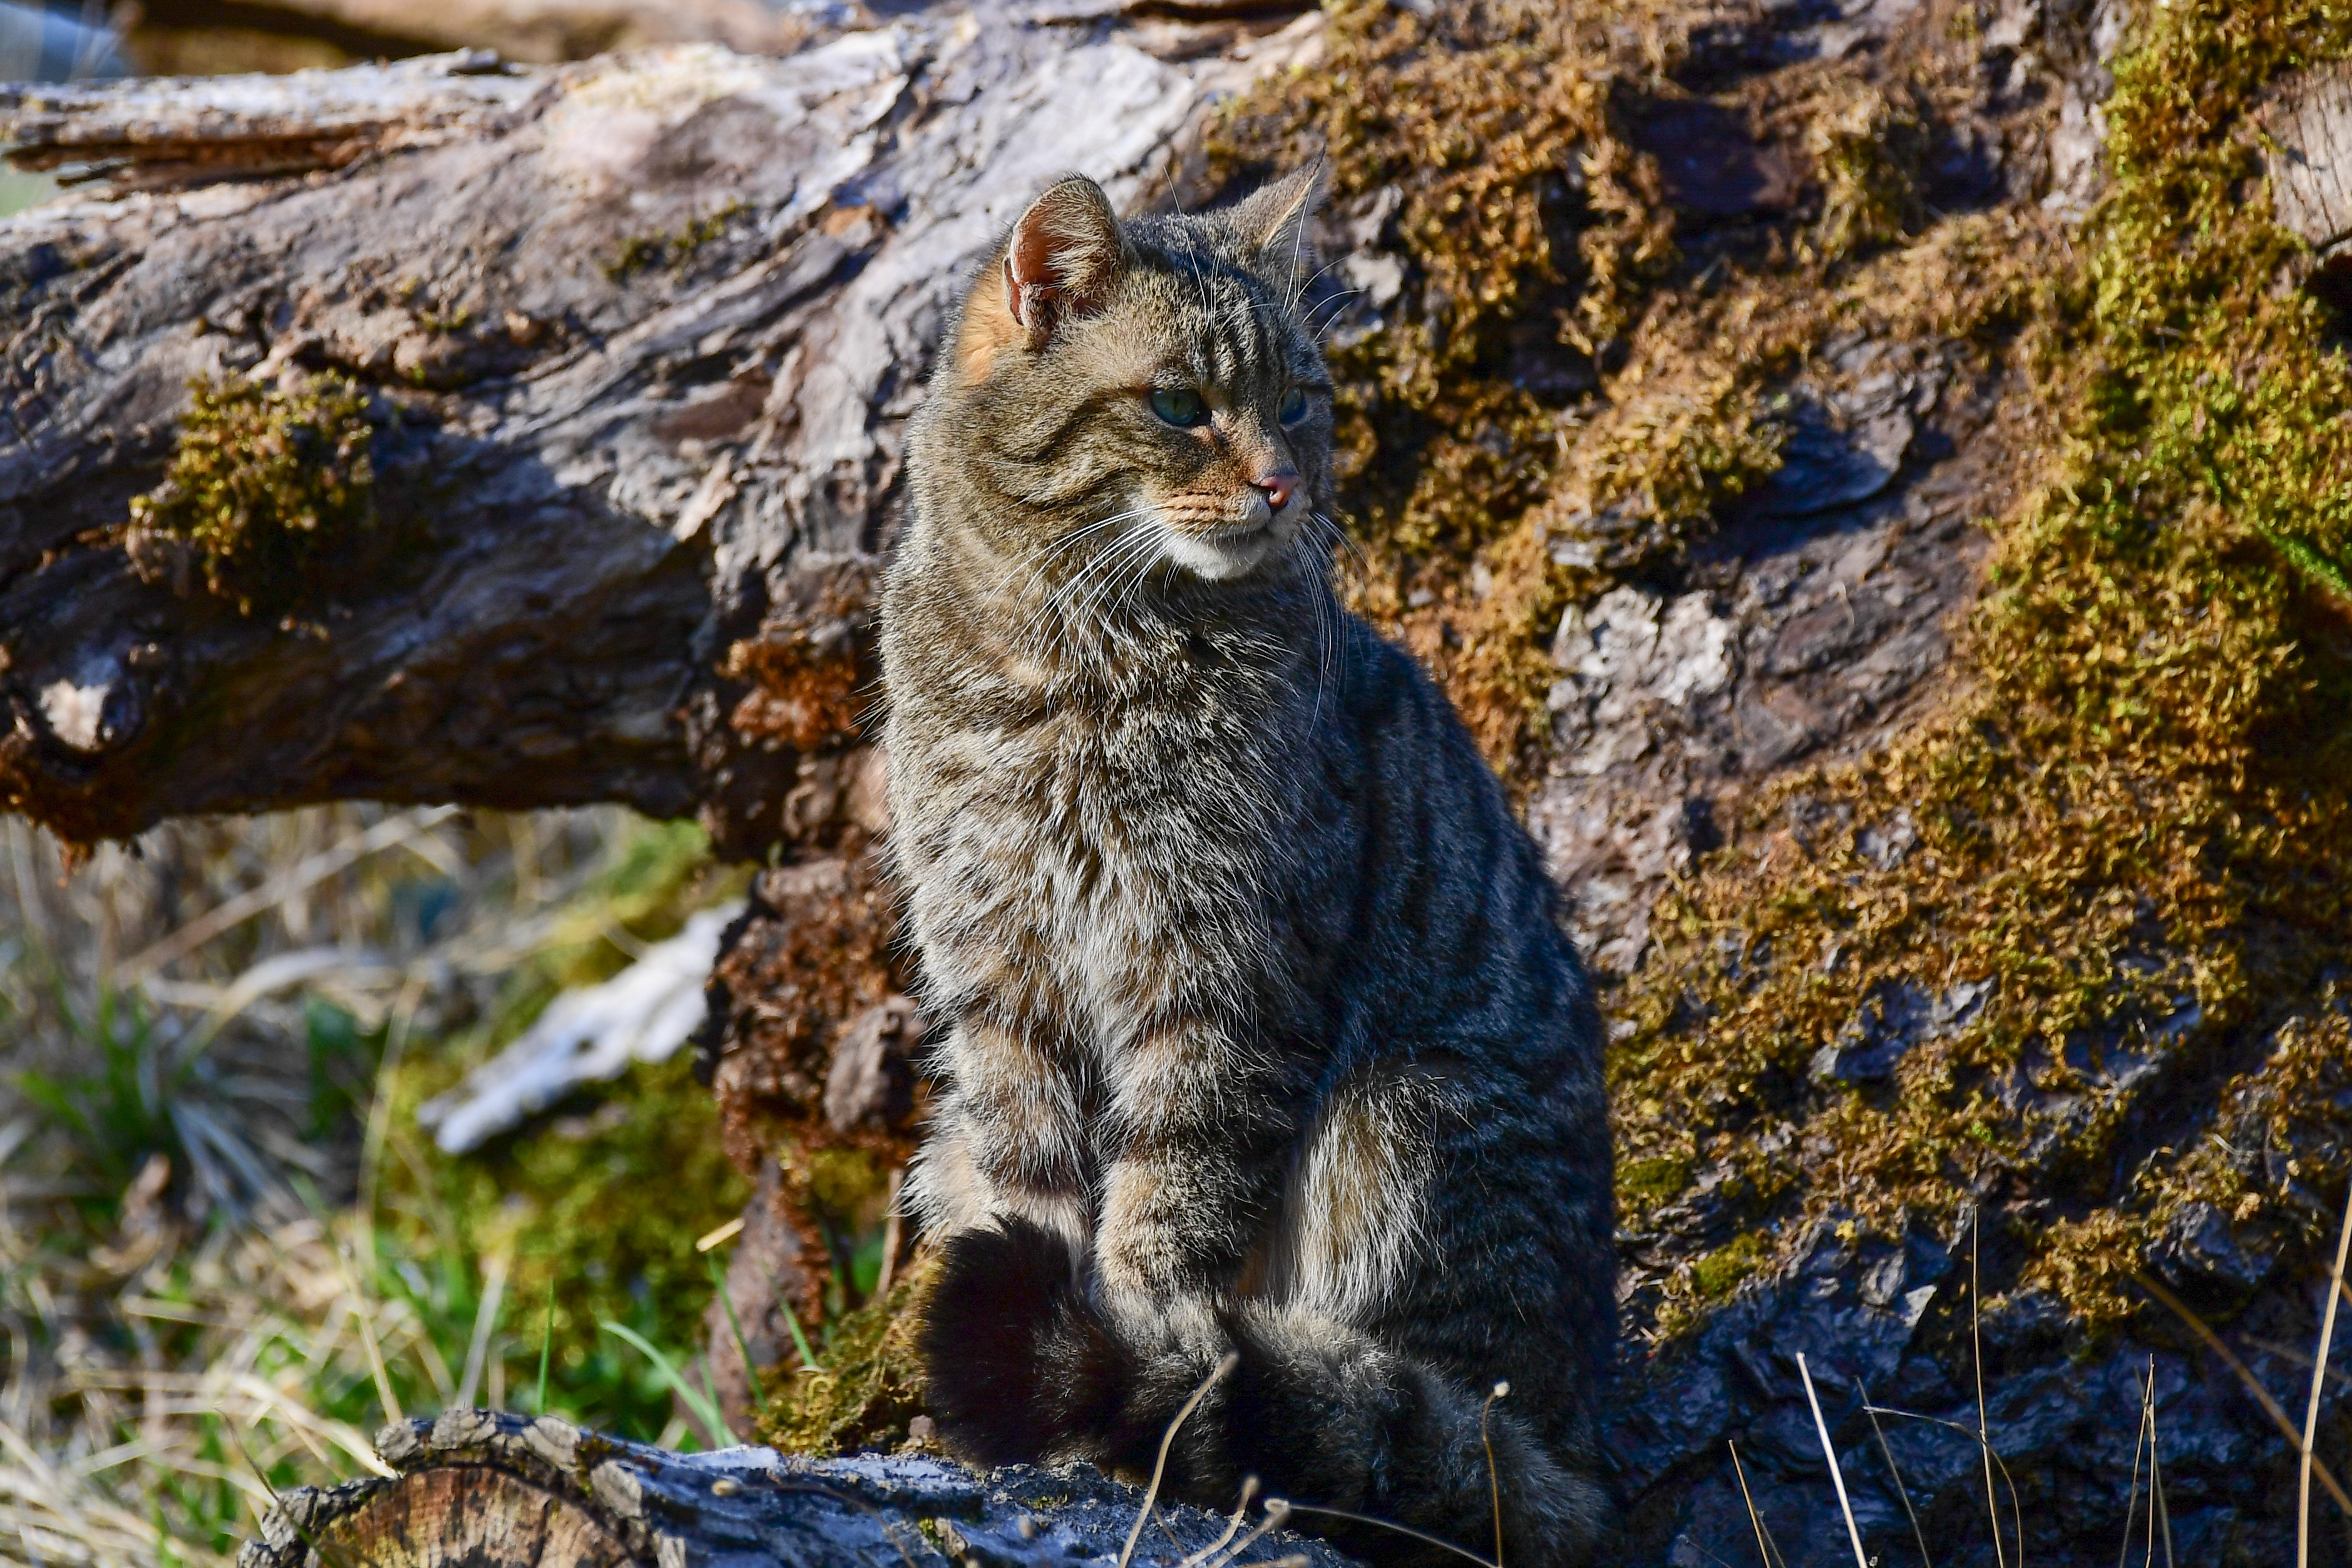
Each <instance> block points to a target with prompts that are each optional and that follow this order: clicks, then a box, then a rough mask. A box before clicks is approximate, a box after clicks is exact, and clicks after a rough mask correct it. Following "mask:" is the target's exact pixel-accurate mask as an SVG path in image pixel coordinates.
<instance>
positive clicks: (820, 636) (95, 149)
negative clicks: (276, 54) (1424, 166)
mask: <svg viewBox="0 0 2352 1568" xmlns="http://www.w3.org/2000/svg"><path fill="white" fill-rule="evenodd" d="M1068 9H1070V10H1071V11H1073V12H1074V13H1077V12H1082V11H1083V9H1084V8H1082V7H1069V8H1068ZM981 15H987V16H988V20H987V25H985V26H982V25H981V23H980V21H979V19H978V18H979V16H981ZM1285 23H1286V18H1285V17H1282V16H1274V17H1271V18H1262V19H1261V22H1260V24H1259V25H1258V26H1255V27H1253V28H1237V27H1235V26H1233V25H1231V24H1219V25H1216V26H1213V27H1211V28H1210V29H1209V30H1208V31H1207V32H1206V33H1205V34H1202V33H1199V32H1198V30H1197V29H1194V28H1192V27H1191V26H1188V25H1185V24H1181V23H1170V22H1153V23H1151V24H1150V25H1149V26H1145V27H1140V28H1137V29H1122V28H1117V27H1114V28H1112V29H1111V30H1110V31H1108V33H1104V32H1102V31H1101V30H1100V28H1099V27H1097V26H1092V24H1089V26H1087V28H1083V29H1074V28H1071V27H1066V26H1061V25H1058V24H1045V23H1025V22H1021V21H1018V20H1017V19H1013V17H1011V16H1009V15H1006V16H996V15H992V14H988V13H986V12H985V11H983V12H982V13H978V14H975V13H956V14H927V15H925V16H919V17H916V18H913V19H910V20H905V21H901V22H898V23H894V24H892V25H891V26H887V27H881V28H872V29H867V30H865V31H860V32H853V33H848V34H845V35H843V36H842V37H838V38H835V39H834V40H833V41H831V42H829V43H825V44H823V45H821V46H818V47H813V48H810V49H808V50H806V51H804V52H802V53H800V54H797V55H794V56H793V57H789V58H783V59H761V58H751V57H743V56H739V55H734V54H730V53H729V52H727V51H725V50H722V49H718V48H715V47H671V48H666V49H656V50H651V51H647V52H642V53H638V54H634V55H627V56H622V57H612V58H608V59H604V60H599V61H596V62H593V63H590V64H586V65H581V66H572V67H563V68H551V69H538V70H527V69H520V68H513V67H509V66H506V65H503V64H500V63H499V62H498V61H496V60H495V59H494V58H492V57H488V56H485V55H480V54H467V55H457V56H448V57H433V58H426V59H420V60H412V61H405V62H402V63H399V64H396V65H392V66H386V67H380V68H362V69H359V70H354V71H347V72H333V73H330V72H313V73H302V74H300V75H297V76H294V77H289V78H223V79H219V80H214V81H199V82H181V83H177V84H174V85H173V86H171V87H169V88H164V87H160V86H158V85H156V84H152V83H129V84H122V85H120V86H94V87H80V88H19V89H7V90H6V91H5V93H0V142H13V143H15V144H16V151H15V152H14V153H13V154H12V156H13V157H14V158H15V159H16V162H18V163H19V164H20V165H21V166H31V167H41V168H48V169H56V170H59V171H61V172H64V173H66V174H67V175H68V176H71V177H75V178H89V179H92V180H100V181H104V182H107V183H110V185H111V186H112V187H113V191H114V194H113V195H112V196H111V197H110V199H105V198H102V199H89V198H84V199H79V200H69V201H64V202H60V203H56V204H51V205H49V206H47V207H43V208H40V209H37V210H36V211H34V212H31V213H27V214H22V215H20V216H18V217H16V218H15V219H12V220H9V221H8V222H7V223H6V224H5V225H0V300H5V318H6V324H5V327H0V349H5V370H0V407H5V410H6V412H7V420H6V423H5V426H0V703H5V709H6V714H7V721H8V722H7V727H6V733H5V736H0V806H5V807H6V808H7V809H9V810H18V811H22V812H25V813H26V814H28V815H31V816H33V817H35V818H37V819H39V820H40V821H45V822H47V824H49V825H50V826H51V827H53V828H54V829H56V830H57V831H58V832H59V833H61V834H62V835H64V836H65V837H66V838H68V839H69V840H74V841H91V840H95V839H98V838H102V837H121V836H127V835H130V834H133V833H136V832H138V831H140V830H141V829H142V828H144V827H146V826H148V825H150V824H152V823H153V822H155V821H160V820H161V819H162V818H163V817H165V816H169V815H173V814H176V813H185V812H205V811H233V810H268V809H271V808H275V807H281V806H289V805H293V804H296V803H299V802H302V801H309V800H327V799H343V798H352V797H372V798H374V799H379V800H455V801H461V802H467V803H474V804H482V805H492V806H504V807H531V806H551V805H559V804H566V803H572V802H579V801H587V800H622V801H625V802H628V803H630V804H633V805H635V806H637V807H639V808H641V809H643V810H646V811H649V812H652V813H654V814H656V815H663V816H677V815H683V814H688V813H691V812H692V811H694V810H696V809H697V807H698V806H700V807H703V808H705V809H706V810H705V815H706V818H707V820H709V821H710V822H711V824H712V826H713V827H714V829H715V830H716V831H717V832H718V835H719V838H720V839H721V840H722V841H725V842H728V843H731V844H733V845H735V846H737V847H739V848H749V849H751V850H753V851H756V850H758V849H761V848H764V846H765V845H766V844H767V843H768V842H772V841H774V840H775V839H776V838H777V837H779V836H781V835H782V831H783V829H784V824H783V823H782V821H781V820H780V819H779V817H778V815H777V813H778V811H779V810H780V809H781V804H782V800H783V799H784V798H785V797H786V796H788V795H789V794H790V793H791V791H792V788H793V783H792V781H793V779H794V778H795V777H796V775H797V773H798V772H799V771H800V770H801V769H802V768H803V767H804V765H806V764H807V763H808V760H809V759H811V758H822V757H824V756H826V755H828V754H832V753H837V752H839V751H841V750H843V749H844V748H845V747H848V746H849V745H850V743H851V740H852V735H851V731H852V729H853V728H854V725H853V722H852V721H853V718H854V715H855V712H856V706H857V703H858V702H862V700H863V699H856V701H853V700H852V699H851V697H850V694H851V693H853V692H854V691H855V690H856V688H857V686H858V685H860V684H861V682H862V680H863V678H864V677H863V676H862V674H860V673H859V671H858V668H857V658H858V653H857V646H858V639H857V637H856V635H855V633H856V630H857V628H858V626H859V624H860V622H861V617H862V616H863V613H864V608H865V604H866V584H867V582H868V581H869V580H870V577H871V570H872V565H873V562H874V559H875V552H876V551H877V549H879V547H880V545H881V543H882V541H883V539H884V538H885V537H886V536H887V531H888V528H889V522H890V517H889V512H890V507H891V505H892V502H891V499H890V498H891V496H892V493H893V485H894V480H895V477H896V474H897V451H898V428H899V426H900V424H901V423H902V422H903V420H904V418H905V416H906V414H907V413H908V412H909V410H910V408H911V406H912V399H913V397H914V395H915V392H916V389H917V388H918V387H919V382H920V378H921V374H922V371H923V367H924V364H925V361H926V357H927V355H928V352H929V339H930V337H931V334H932V332H933V329H934V328H935V325H936V322H937V320H938V319H939V316H940V312H941V310H942V309H943V308H945V305H946V303H947V300H948V298H949V296H950V291H951V290H952V289H953V287H955V284H956V281H957V278H958V277H959V273H960V268H961V267H962V266H963V265H964V263H965V261H966V260H967V258H968V257H970V256H971V255H972V254H973V252H974V251H975V250H976V249H978V248H979V247H980V246H982V244H984V243H985V241H986V240H987V238H988V236H989V235H990V234H991V232H992V227H993V225H996V224H997V223H999V222H1001V221H1003V218H1004V217H1005V215H1006V212H1007V209H1008V208H1009V207H1010V206H1011V205H1013V204H1017V203H1018V202H1019V201H1021V200H1023V199H1024V198H1025V197H1026V196H1027V194H1029V193H1030V192H1031V191H1032V189H1033V188H1034V186H1036V185H1037V184H1038V183H1041V182H1042V181H1043V180H1044V179H1045V178H1046V177H1047V176H1049V175H1050V174H1051V173H1052V172H1055V171H1056V170H1059V169H1061V168H1063V167H1065V166H1066V165H1069V164H1073V163H1075V164H1076V165H1078V166H1080V167H1083V168H1085V169H1087V171H1088V172H1093V173H1095V174H1097V175H1098V176H1100V177H1101V178H1103V179H1104V180H1105V181H1106V182H1107V183H1108V185H1109V187H1110V188H1111V189H1112V190H1113V191H1114V192H1116V193H1118V194H1119V196H1120V198H1121V199H1122V200H1124V201H1127V202H1129V203H1130V204H1140V203H1141V202H1143V201H1144V200H1146V199H1147V197H1148V195H1149V193H1150V190H1151V188H1152V186H1153V184H1154V182H1155V181H1157V180H1159V179H1160V178H1161V177H1162V175H1163V174H1164V172H1165V170H1166V167H1167V160H1168V158H1169V156H1170V150H1171V147H1172V146H1181V144H1182V142H1183V141H1184V139H1185V138H1186V137H1187V136H1188V135H1189V134H1191V132H1192V128H1193V127H1195V126H1197V124H1198V123H1199V122H1200V120H1201V118H1202V114H1203V111H1204V110H1206V108H1207V107H1208V105H1209V104H1210V103H1211V102H1212V101H1213V99H1215V98H1216V97H1217V96H1218V95H1219V94H1221V93H1225V92H1229V91H1231V90H1233V89H1235V88H1237V87H1239V86H1242V85H1244V84H1245V83H1246V82H1248V81H1249V80H1250V79H1252V78H1254V77H1255V75H1256V74H1257V73H1258V72H1260V71H1262V70H1265V69H1268V68H1273V67H1276V66H1278V65H1281V64H1284V63H1286V62H1290V61H1294V60H1296V59H1297V58H1298V57H1300V55H1301V52H1302V51H1304V50H1307V49H1311V48H1312V47H1313V42H1314V37H1315V32H1316V27H1317V25H1318V23H1317V19H1316V18H1313V17H1307V18H1305V19H1303V20H1301V21H1300V22H1298V23H1297V24H1296V25H1289V26H1283V24H1285ZM1203 38H1205V39H1206V40H1207V42H1208V43H1209V44H1210V45H1211V46H1218V45H1223V46H1224V47H1209V48H1208V49H1207V50H1206V52H1202V39H1203ZM1147 46H1149V47H1147ZM1155 49H1156V50H1158V51H1159V52H1158V53H1155V52H1153V51H1154V50H1155ZM1163 55H1164V56H1167V57H1165V58H1163V57H1162V56H1163ZM192 383H195V384H200V385H203V386H205V387H207V388H210V389H213V390H214V391H215V392H217V393H218V394H219V399H218V401H216V402H212V403H205V402H196V403H194V404H193V405H192V402H191V393H190V387H191V384H192ZM305 387H309V388H312V389H319V388H325V389H327V390H328V391H329V392H332V391H333V389H336V388H348V389H351V392H350V394H349V395H350V397H356V398H357V399H358V400H359V402H358V404H357V405H356V406H355V407H352V408H349V409H347V411H346V413H345V414H344V415H343V416H342V417H344V419H345V422H346V424H347V425H349V426H350V427H351V428H349V429H346V430H345V431H344V432H343V434H342V435H341V436H339V437H337V438H336V439H339V440H341V441H343V443H344V444H345V445H346V446H350V445H353V444H355V443H356V444H358V445H359V446H361V447H363V448H364V450H365V451H366V452H367V455H368V456H367V461H366V462H365V463H364V464H363V465H358V466H355V467H353V469H352V474H351V479H352V483H351V485H350V486H348V489H347V491H346V492H343V495H344V500H343V502H342V503H339V504H338V505H337V506H333V507H329V508H328V510H327V512H326V513H323V514H321V513H320V512H319V511H318V510H317V508H316V507H314V506H313V505H312V501H313V500H314V499H315V497H308V496H307V493H299V485H300V479H299V474H300V473H301V472H303V470H302V469H301V465H299V464H295V465H290V471H292V472H294V473H295V474H296V476H297V477H296V478H295V479H294V480H293V481H292V483H294V485H295V486H296V488H295V490H291V491H289V489H288V487H287V486H288V480H287V478H286V473H287V472H288V471H287V470H280V471H278V479H276V480H273V479H271V478H270V477H269V474H270V473H271V472H272V471H271V470H270V469H269V468H268V460H267V458H266V455H263V454H265V453H266V452H267V451H268V450H275V449H278V447H283V446H284V445H285V444H288V443H292V444H294V445H296V446H300V445H301V444H302V443H305V442H311V441H315V440H318V439H322V438H323V437H322V436H321V435H320V432H319V431H317V430H315V429H313V428H312V425H311V424H310V423H304V422H305V420H311V419H314V414H310V413H304V412H303V410H304V409H306V408H309V407H310V404H309V403H305V402H302V401H301V400H302V398H303V397H304V396H305V395H310V394H305V393H304V392H302V391H301V389H302V388H305ZM339 395H340V394H339ZM346 401H347V402H348V399H347V400H346ZM334 406H337V407H343V406H344V404H341V403H339V404H336V405H334ZM192 411H193V413H194V416H195V417H194V418H193V419H192V418H190V417H189V416H190V415H191V413H192ZM362 427H363V428H362ZM207 443H209V444H207ZM273 443H275V444H277V447H273ZM192 446H193V447H194V448H196V449H198V451H197V455H194V456H192V455H191V453H192ZM200 458H202V461H199V459H200ZM203 461H209V462H211V463H212V464H213V466H212V467H209V468H206V467H204V466H203ZM207 476H209V477H207ZM208 484H211V485H214V486H215V490H213V491H208V490H206V489H205V486H206V485H208ZM159 486H172V487H171V488H168V489H165V490H163V492H162V494H163V497H164V498H163V501H162V502H160V503H159V506H158V509H157V511H156V512H155V513H154V514H153V515H154V517H155V518H156V519H157V520H156V521H155V523H154V526H153V527H152V528H151V529H150V531H149V536H148V537H149V543H150V545H151V547H152V548H150V549H148V550H147V551H145V552H144V554H143V555H142V553H141V552H139V551H135V550H134V549H132V548H131V547H132V545H133V543H134V540H133V539H132V538H131V528H129V527H128V526H127V522H126V518H127V517H128V514H129V512H130V509H131V501H132V500H133V498H134V497H141V496H142V495H149V494H151V493H156V492H158V490H159ZM215 491H217V492H218V493H220V494H226V493H228V492H231V491H233V492H234V493H235V495H236V497H237V499H236V501H235V502H234V504H233V505H229V506H228V507H227V510H226V512H224V511H223V510H221V508H220V507H214V508H213V509H212V510H210V511H207V510H205V508H206V507H208V506H212V504H213V502H212V500H208V499H207V497H213V499H217V495H216V494H215ZM175 508H176V510H175ZM198 517H215V518H217V517H233V519H234V520H233V521H231V522H228V523H225V524H220V525H218V527H217V528H215V533H214V534H212V535H208V536H207V538H209V539H210V541H211V542H210V543H209V544H207V545H205V546H202V547H199V546H196V545H194V544H191V543H190V542H189V540H190V538H191V535H190V533H189V529H190V528H201V527H214V526H215V525H214V524H209V523H207V524H202V525H199V524H198V523H197V522H195V521H193V520H192V519H194V518H198ZM221 528H226V530H227V537H223V535H222V534H221V532H220V531H219V530H220V529H221ZM372 541H373V542H372ZM280 545H282V546H283V549H279V547H280ZM273 549H278V550H279V554H280V556H283V557H285V558H286V559H294V558H297V557H299V559H300V561H301V562H302V563H303V564H302V565H301V568H300V577H299V582H300V588H299V592H287V591H277V590H278V589H282V588H284V586H285V585H284V584H282V583H279V584H275V585H274V586H273V584H272V583H262V584H260V585H259V591H258V592H256V591H254V589H255V585H254V584H251V583H248V584H247V586H246V588H245V589H242V590H239V591H236V592H235V593H228V594H224V593H221V592H215V591H208V588H207V586H206V584H207V583H212V582H214V580H215V579H216V578H217V577H218V575H219V570H220V568H219V563H220V561H221V560H222V559H227V558H231V557H238V555H239V552H240V551H244V552H245V553H246V554H247V555H251V556H267V555H268V553H269V551H271V550H273ZM205 551H209V552H210V553H203V552H205ZM191 552H197V553H200V554H202V559H201V560H196V561H193V562H192V559H191ZM288 552H291V553H290V555H289V554H288ZM239 559H242V558H241V557H240V558H239ZM271 559H278V558H277V557H272V558H271ZM192 565H194V566H201V567H202V568H203V570H196V571H194V575H193V576H191V574H190V569H191V567H192ZM198 579H202V581H199V580H198ZM298 601H299V602H298ZM230 736H233V737H235V739H234V743H233V744H224V743H223V737H230ZM801 825H802V826H803V827H806V828H809V830H810V831H812V832H814V833H815V834H817V835H818V836H822V833H823V831H824V826H825V825H824V824H822V823H820V824H813V825H812V824H801Z"/></svg>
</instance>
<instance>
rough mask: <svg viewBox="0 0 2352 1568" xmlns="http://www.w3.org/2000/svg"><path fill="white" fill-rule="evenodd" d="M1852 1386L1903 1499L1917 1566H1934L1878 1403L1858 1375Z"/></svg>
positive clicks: (1896, 1493) (1897, 1491)
mask: <svg viewBox="0 0 2352 1568" xmlns="http://www.w3.org/2000/svg"><path fill="white" fill-rule="evenodd" d="M1854 1386H1855V1387H1857V1388H1859V1389H1861V1390H1862V1408H1863V1410H1864V1413H1865V1414H1867V1415H1868V1416H1870V1429H1871V1431H1872V1433H1873V1434H1874V1435H1875V1436H1876V1437H1877V1438H1878V1452H1879V1456H1880V1458H1884V1459H1885V1461H1886V1474H1887V1476H1888V1478H1889V1479H1892V1480H1893V1481H1894V1482H1895V1496H1896V1497H1898V1498H1900V1499H1901V1500H1902V1501H1903V1512H1904V1514H1905V1516H1906V1517H1907V1518H1908V1519H1909V1520H1910V1521H1911V1539H1912V1540H1913V1541H1915V1542H1918V1544H1919V1568H1936V1563H1935V1559H1934V1558H1932V1557H1930V1556H1929V1555H1928V1554H1927V1531H1925V1530H1922V1529H1921V1528H1920V1527H1919V1511H1918V1510H1917V1509H1916V1508H1913V1507H1912V1506H1911V1489H1910V1488H1908V1487H1906V1486H1905V1485H1904V1484H1903V1472H1902V1471H1901V1470H1899V1469H1896V1468H1895V1450H1894V1449H1893V1448H1890V1447H1889V1446H1888V1445H1887V1441H1886V1428H1885V1427H1882V1426H1880V1425H1879V1422H1878V1405H1877V1402H1876V1401H1874V1399H1872V1398H1871V1396H1870V1385H1868V1384H1866V1383H1864V1382H1863V1381H1862V1379H1860V1378H1859V1377H1857V1378H1855V1379H1854Z"/></svg>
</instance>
